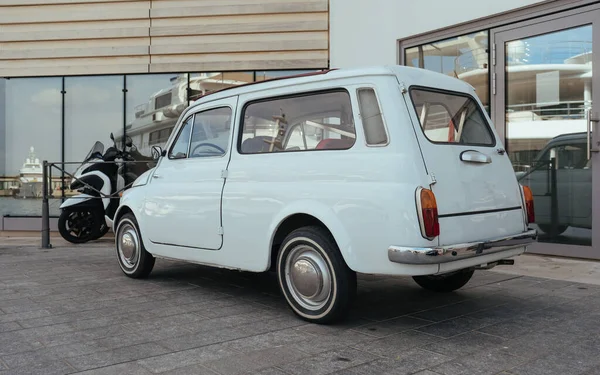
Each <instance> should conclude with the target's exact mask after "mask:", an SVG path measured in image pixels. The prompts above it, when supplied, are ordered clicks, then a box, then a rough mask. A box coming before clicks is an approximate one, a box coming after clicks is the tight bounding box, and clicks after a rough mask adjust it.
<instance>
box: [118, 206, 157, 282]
mask: <svg viewBox="0 0 600 375" xmlns="http://www.w3.org/2000/svg"><path fill="white" fill-rule="evenodd" d="M115 245H116V246H115V247H116V250H117V259H118V261H119V266H120V267H121V271H123V273H124V274H125V275H127V276H129V277H132V278H135V279H138V278H144V277H147V276H148V275H149V274H150V272H152V268H154V261H155V259H154V257H153V256H152V254H150V253H148V252H147V251H146V249H145V248H144V243H143V242H142V237H141V236H140V230H139V227H138V224H137V221H136V220H135V217H134V216H133V214H131V213H127V214H125V215H123V217H122V218H121V220H119V223H118V225H117V230H116V236H115Z"/></svg>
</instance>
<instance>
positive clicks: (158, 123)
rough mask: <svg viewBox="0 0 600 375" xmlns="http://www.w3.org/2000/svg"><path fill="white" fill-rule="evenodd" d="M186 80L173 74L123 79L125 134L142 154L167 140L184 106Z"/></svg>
mask: <svg viewBox="0 0 600 375" xmlns="http://www.w3.org/2000/svg"><path fill="white" fill-rule="evenodd" d="M187 80H188V78H187V74H177V73H174V74H144V75H131V76H127V80H126V85H127V109H126V132H127V135H128V136H129V137H131V140H132V142H133V144H134V145H135V146H136V147H137V149H138V151H139V152H140V153H141V154H142V155H146V156H150V155H152V151H151V149H152V146H161V147H164V145H165V143H166V142H167V140H168V139H169V136H170V135H171V132H172V131H173V127H174V126H175V124H176V122H177V119H178V118H179V115H181V113H182V112H183V111H184V110H185V108H186V107H187V96H186V95H187V92H186V91H187ZM121 133H122V132H121ZM121 133H119V134H121Z"/></svg>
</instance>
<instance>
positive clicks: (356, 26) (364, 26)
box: [329, 0, 544, 68]
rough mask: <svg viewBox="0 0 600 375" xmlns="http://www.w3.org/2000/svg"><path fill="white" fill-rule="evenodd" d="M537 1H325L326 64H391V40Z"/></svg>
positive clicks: (394, 49) (393, 50) (393, 61)
mask: <svg viewBox="0 0 600 375" xmlns="http://www.w3.org/2000/svg"><path fill="white" fill-rule="evenodd" d="M541 2H544V1H539V0H501V1H497V0H453V1H448V0H330V9H329V16H330V66H331V67H332V68H347V67H356V66H364V65H374V64H396V63H398V61H397V56H396V54H397V46H396V41H397V40H398V39H403V38H406V37H410V36H413V35H416V34H420V33H424V32H427V31H432V30H435V29H439V28H442V27H448V26H452V25H455V24H458V23H463V22H467V21H471V20H474V19H477V18H482V17H487V16H491V15H494V14H498V13H503V12H506V11H510V10H514V9H517V8H522V7H525V6H529V5H532V4H536V3H541Z"/></svg>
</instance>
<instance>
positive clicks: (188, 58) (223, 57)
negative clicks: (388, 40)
mask: <svg viewBox="0 0 600 375" xmlns="http://www.w3.org/2000/svg"><path fill="white" fill-rule="evenodd" d="M296 59H311V60H312V59H327V51H326V50H323V51H318V50H317V51H284V52H246V53H206V54H189V55H154V56H152V64H168V63H194V62H198V63H203V62H216V61H255V60H296ZM0 63H1V62H0ZM246 70H248V69H246ZM217 71H218V70H217Z"/></svg>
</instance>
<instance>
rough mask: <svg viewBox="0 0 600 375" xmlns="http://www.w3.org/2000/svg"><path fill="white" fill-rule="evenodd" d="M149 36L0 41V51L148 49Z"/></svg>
mask: <svg viewBox="0 0 600 375" xmlns="http://www.w3.org/2000/svg"><path fill="white" fill-rule="evenodd" d="M149 45H150V37H143V38H118V39H93V40H86V39H71V40H45V41H44V40H42V41H35V42H0V51H3V50H4V51H12V50H38V49H39V50H43V49H54V48H89V47H90V46H93V47H123V46H131V47H133V46H144V47H146V49H148V47H149Z"/></svg>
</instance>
